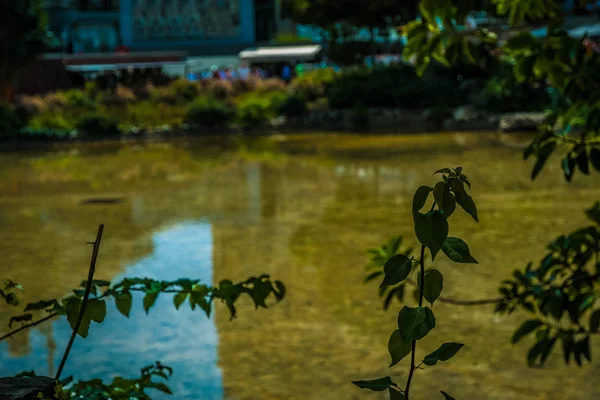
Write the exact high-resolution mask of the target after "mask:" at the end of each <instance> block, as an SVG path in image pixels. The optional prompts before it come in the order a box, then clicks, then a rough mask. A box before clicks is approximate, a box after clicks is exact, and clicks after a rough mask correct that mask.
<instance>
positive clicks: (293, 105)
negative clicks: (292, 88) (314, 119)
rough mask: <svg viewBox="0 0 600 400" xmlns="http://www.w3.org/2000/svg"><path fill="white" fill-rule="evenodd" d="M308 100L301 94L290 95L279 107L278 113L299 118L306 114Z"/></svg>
mask: <svg viewBox="0 0 600 400" xmlns="http://www.w3.org/2000/svg"><path fill="white" fill-rule="evenodd" d="M307 108H308V107H307V103H306V99H305V98H304V97H302V96H301V95H299V94H290V95H288V96H287V97H286V98H285V99H284V100H283V102H282V103H281V104H279V106H278V107H277V111H278V113H279V114H281V115H285V116H288V117H297V116H300V115H303V114H305V113H306V110H307Z"/></svg>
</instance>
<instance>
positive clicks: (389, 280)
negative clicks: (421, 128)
mask: <svg viewBox="0 0 600 400" xmlns="http://www.w3.org/2000/svg"><path fill="white" fill-rule="evenodd" d="M438 173H439V174H442V179H443V180H442V181H441V182H438V183H436V185H435V186H433V187H429V186H421V187H419V188H418V189H417V191H416V192H415V194H414V196H413V202H412V213H413V222H414V229H415V234H416V236H417V239H418V240H419V242H420V243H421V252H420V258H419V260H417V261H416V262H415V260H414V259H411V258H409V257H408V256H407V255H406V254H395V255H393V256H391V257H390V258H389V259H388V260H387V261H386V262H385V264H384V266H383V274H384V278H383V282H382V283H381V287H385V286H392V285H398V284H400V283H403V282H405V281H406V280H407V278H408V276H409V275H410V273H411V272H412V270H413V268H414V267H415V265H417V266H418V270H419V273H418V279H417V286H418V293H419V294H418V306H417V307H414V308H413V307H408V306H404V307H403V308H402V309H401V310H400V312H399V313H398V328H397V329H396V330H395V331H394V332H393V333H392V335H391V336H390V339H389V342H388V351H389V353H390V356H391V359H392V361H391V364H390V367H393V366H394V365H396V364H397V363H398V362H400V361H401V360H402V359H403V358H405V357H406V356H408V355H409V354H410V367H409V373H408V378H407V381H406V386H405V388H404V389H400V387H399V386H398V384H396V383H395V382H394V381H393V380H392V378H390V377H389V376H387V377H384V378H379V379H375V380H368V381H353V383H354V384H355V385H356V386H358V387H360V388H362V389H370V390H374V391H383V390H387V391H388V392H389V395H390V399H391V400H400V399H403V400H409V396H410V387H411V383H412V380H413V377H414V373H415V371H417V370H419V369H422V365H423V364H424V365H426V366H433V365H435V364H437V363H438V362H440V361H447V360H449V359H450V358H452V357H454V355H456V353H458V351H459V350H460V349H461V348H462V347H463V344H462V343H456V342H446V343H443V344H442V345H441V346H440V347H439V348H438V349H437V350H435V351H434V352H432V353H430V354H428V355H426V356H425V357H424V358H423V360H422V362H421V363H419V364H418V365H417V364H416V351H417V341H419V340H422V339H423V338H425V336H427V334H428V333H429V332H430V331H431V330H432V329H434V328H435V325H436V319H435V316H434V314H433V311H432V309H431V307H426V306H424V305H423V299H425V300H427V302H428V303H430V305H431V306H433V303H434V302H435V301H436V300H438V299H439V298H440V294H441V292H442V289H443V287H444V278H443V275H442V274H441V272H439V271H438V270H436V269H429V270H426V269H425V250H426V249H429V251H430V253H431V260H432V261H435V257H436V256H437V255H438V254H439V252H440V251H442V252H443V253H444V254H445V255H446V256H447V257H448V258H449V259H450V260H452V261H454V262H457V263H477V260H475V258H474V257H473V256H472V255H471V253H470V251H469V247H468V245H467V244H466V243H465V242H464V241H463V240H462V239H459V238H455V237H450V236H448V231H449V225H448V219H449V218H450V216H451V215H452V214H453V213H454V211H455V210H456V206H457V205H459V206H460V207H461V208H462V209H463V210H464V211H465V212H466V213H467V214H469V215H471V217H472V218H473V219H474V220H475V221H478V216H477V207H476V206H475V202H474V201H473V198H472V197H471V196H470V195H469V194H468V192H467V190H466V188H465V186H466V187H468V188H470V187H471V183H470V181H469V179H468V178H467V177H466V176H465V175H464V174H462V168H461V167H457V168H455V169H449V168H444V169H441V170H438V171H436V174H438ZM430 194H433V202H432V205H431V209H430V210H429V211H428V212H426V213H422V212H421V210H422V209H423V207H425V205H426V203H427V201H428V198H429V195H430ZM436 208H437V209H436ZM399 242H400V241H398V240H395V241H393V242H390V244H393V245H388V246H387V247H386V249H387V250H388V251H390V250H394V249H395V251H397V250H398V248H399V244H398V243H399ZM376 253H377V254H375V255H377V256H381V254H380V253H379V252H376ZM441 393H442V395H443V396H444V397H445V398H446V399H452V397H451V396H450V395H448V394H447V393H445V392H441Z"/></svg>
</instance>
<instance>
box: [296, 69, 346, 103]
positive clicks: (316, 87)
mask: <svg viewBox="0 0 600 400" xmlns="http://www.w3.org/2000/svg"><path fill="white" fill-rule="evenodd" d="M337 75H338V73H337V72H335V71H334V70H333V68H321V69H317V70H314V71H308V72H306V73H305V74H304V75H302V76H299V77H297V78H295V79H294V80H293V81H292V83H291V84H290V87H291V90H292V92H294V93H297V94H299V95H301V96H303V97H304V98H305V99H307V100H308V101H315V100H317V99H318V98H321V97H323V96H325V92H326V90H327V88H328V87H330V86H331V84H332V83H333V82H334V81H335V79H336V77H337Z"/></svg>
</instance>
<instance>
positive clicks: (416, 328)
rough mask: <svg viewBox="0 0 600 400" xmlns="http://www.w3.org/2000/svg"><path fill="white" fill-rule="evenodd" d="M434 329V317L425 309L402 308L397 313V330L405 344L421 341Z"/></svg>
mask: <svg viewBox="0 0 600 400" xmlns="http://www.w3.org/2000/svg"><path fill="white" fill-rule="evenodd" d="M433 328H435V317H434V316H433V312H432V311H431V310H430V309H429V308H427V307H416V308H412V307H407V306H404V307H403V308H402V310H400V312H399V313H398V330H399V331H400V336H401V338H402V340H403V341H404V342H405V343H409V342H411V341H413V340H420V339H423V338H424V337H425V336H426V335H427V334H428V333H429V331H430V330H432V329H433Z"/></svg>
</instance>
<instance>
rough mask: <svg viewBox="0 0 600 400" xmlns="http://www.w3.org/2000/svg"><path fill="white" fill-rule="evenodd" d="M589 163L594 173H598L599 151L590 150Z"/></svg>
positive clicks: (595, 149)
mask: <svg viewBox="0 0 600 400" xmlns="http://www.w3.org/2000/svg"><path fill="white" fill-rule="evenodd" d="M590 162H591V163H592V166H593V167H594V169H595V170H596V171H600V149H598V148H596V147H594V148H592V149H591V150H590Z"/></svg>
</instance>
